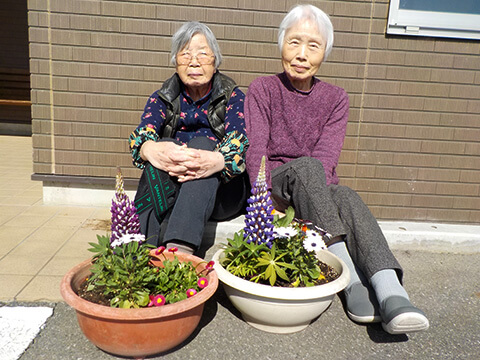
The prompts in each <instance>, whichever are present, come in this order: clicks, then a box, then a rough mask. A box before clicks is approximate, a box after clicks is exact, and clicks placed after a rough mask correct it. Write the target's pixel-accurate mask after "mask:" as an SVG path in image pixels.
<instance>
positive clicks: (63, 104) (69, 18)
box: [29, 0, 480, 223]
mask: <svg viewBox="0 0 480 360" xmlns="http://www.w3.org/2000/svg"><path fill="white" fill-rule="evenodd" d="M295 3H296V1H289V0H260V1H258V0H216V1H213V0H177V1H160V0H138V1H135V0H130V1H129V0H116V1H107V0H104V1H97V0H90V1H86V0H70V1H64V0H49V1H47V0H30V1H29V26H30V52H31V60H30V68H31V73H32V75H31V83H32V89H33V90H32V103H33V110H32V114H33V133H34V135H33V144H34V172H35V173H38V174H54V175H73V176H86V177H113V176H114V174H115V167H116V166H117V165H119V166H121V167H122V168H123V172H124V175H125V176H126V177H130V178H138V177H139V175H140V172H139V171H138V170H137V169H135V168H134V167H133V166H132V165H131V158H130V155H129V153H128V147H127V142H126V139H127V138H128V135H129V133H130V132H131V131H132V130H133V128H135V126H136V125H137V124H138V121H139V118H140V115H141V112H142V109H143V107H144V105H145V102H146V99H147V97H148V96H149V95H150V94H151V93H152V92H153V91H155V90H156V89H158V88H159V87H160V85H161V83H162V81H163V80H165V79H166V78H167V77H169V76H170V75H171V74H172V73H173V71H174V68H173V67H172V66H170V65H169V55H168V53H169V48H170V37H171V35H172V34H173V33H174V32H175V31H176V29H178V27H179V26H180V25H181V24H182V23H183V22H184V21H188V20H198V21H201V22H204V23H206V24H207V25H209V26H210V27H211V29H212V30H213V32H214V33H215V35H216V36H217V39H218V40H219V43H220V46H221V49H222V53H223V55H224V58H225V59H224V63H223V64H222V65H221V67H220V70H221V71H223V72H224V73H226V74H227V75H230V76H231V77H233V78H234V79H235V80H236V81H237V83H238V84H239V85H240V86H241V87H242V88H243V89H244V90H246V88H247V87H248V84H249V83H250V82H251V81H252V80H253V79H254V78H256V77H258V76H262V75H266V74H274V73H276V72H279V71H281V64H280V61H279V52H278V49H277V46H276V36H277V27H278V25H279V23H280V21H281V20H282V18H283V16H284V15H285V13H286V12H287V11H288V9H289V8H290V7H291V6H292V5H294V4H295ZM310 3H312V4H314V5H317V6H319V7H320V8H322V9H323V10H324V11H325V12H327V13H328V14H329V15H330V16H331V18H332V22H333V24H334V27H335V45H334V50H333V52H332V54H331V56H330V58H329V59H328V61H327V62H326V63H324V64H323V65H322V67H321V68H320V71H319V77H320V78H322V79H324V80H325V81H328V82H331V83H334V84H337V85H339V86H342V87H343V88H345V89H346V90H347V92H348V93H349V95H350V102H351V112H350V121H349V125H348V129H347V137H346V140H345V145H344V150H343V152H342V155H341V159H340V160H341V161H340V165H339V167H338V172H339V175H340V177H341V183H343V184H345V185H349V186H351V187H352V188H354V189H356V190H357V191H358V192H359V193H360V195H361V196H362V198H363V199H364V200H365V201H366V203H367V204H368V205H369V207H370V209H371V210H372V211H373V212H374V214H375V215H376V216H377V217H378V218H380V219H394V220H402V219H403V220H434V221H444V222H467V223H478V222H480V184H479V180H478V179H479V178H480V116H479V115H480V86H479V85H480V71H479V70H480V44H479V42H478V41H466V40H453V39H449V40H446V39H439V38H420V37H418V38H416V37H393V36H388V37H387V36H386V35H385V26H386V19H387V15H388V0H376V1H375V0H364V1H362V0H351V1H310Z"/></svg>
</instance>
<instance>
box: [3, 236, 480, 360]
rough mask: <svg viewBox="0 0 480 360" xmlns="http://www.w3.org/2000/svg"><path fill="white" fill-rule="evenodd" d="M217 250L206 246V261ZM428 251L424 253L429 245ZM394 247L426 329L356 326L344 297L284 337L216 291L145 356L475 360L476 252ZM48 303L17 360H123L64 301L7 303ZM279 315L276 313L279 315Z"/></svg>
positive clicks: (478, 340) (479, 326)
mask: <svg viewBox="0 0 480 360" xmlns="http://www.w3.org/2000/svg"><path fill="white" fill-rule="evenodd" d="M217 248H218V245H214V246H213V247H212V248H210V249H209V250H208V251H207V253H206V256H205V258H206V259H209V258H211V256H212V255H213V253H214V252H215V250H216V249H217ZM427 249H428V248H427ZM449 250H450V251H449V252H442V251H441V250H439V249H435V251H429V250H427V251H426V250H424V249H423V250H422V249H420V250H419V249H415V250H413V249H409V248H408V247H407V246H404V245H399V246H395V248H394V249H393V252H394V254H395V255H396V256H397V258H398V260H399V262H400V263H401V264H402V266H403V267H404V270H405V276H404V285H405V288H406V289H407V291H408V293H409V295H410V299H411V300H412V302H413V303H414V304H415V305H416V306H418V307H419V308H420V309H422V310H423V311H424V312H425V313H426V314H427V317H428V318H429V321H430V328H429V329H428V330H427V331H424V332H418V333H412V334H409V335H389V334H387V333H386V332H384V331H383V329H382V327H381V325H380V324H372V325H358V324H355V323H354V322H352V321H351V320H349V318H348V317H347V316H346V314H345V312H344V309H343V305H342V300H341V298H340V297H338V296H336V297H335V298H334V301H333V303H332V305H331V306H330V307H329V308H328V309H327V310H326V312H324V313H323V314H322V315H321V316H320V317H319V318H318V319H316V320H315V321H314V322H312V324H310V326H309V327H307V328H306V329H305V330H303V331H301V332H298V333H294V334H288V335H277V334H270V333H265V332H262V331H260V330H257V329H254V328H252V327H251V326H249V325H248V324H246V323H245V322H244V321H243V320H242V319H241V316H240V314H239V313H238V312H237V311H236V310H235V309H234V308H233V307H232V305H231V304H230V303H229V301H228V299H227V298H226V296H225V293H224V291H223V289H222V288H221V286H219V289H218V290H217V292H216V294H215V295H214V296H213V297H212V298H211V299H210V300H209V301H208V302H207V303H206V305H205V309H204V313H203V316H202V320H201V322H200V325H199V327H198V328H197V330H196V331H195V332H194V333H193V334H192V336H190V338H189V339H187V340H186V341H185V342H184V343H182V344H181V345H180V346H178V347H177V348H175V349H173V350H171V351H169V352H167V353H163V354H159V355H157V356H153V357H150V358H149V359H166V360H177V359H178V360H180V359H181V360H186V359H195V360H199V359H208V360H217V359H218V360H226V359H232V360H233V359H235V360H243V359H245V360H247V359H248V360H250V359H262V360H263V359H265V360H268V359H275V360H291V359H331V360H335V359H355V360H361V359H378V360H380V359H382V360H383V359H402V360H403V359H415V360H422V359H429V360H430V359H452V360H461V359H472V360H478V359H480V275H479V272H480V252H477V253H454V252H452V251H451V248H450V249H449ZM20 305H21V306H32V307H33V306H50V307H53V308H54V311H53V315H52V316H51V317H50V318H48V320H47V321H46V323H45V325H44V327H43V328H42V329H41V331H40V332H39V334H38V335H37V336H36V338H35V339H34V341H33V342H32V343H31V344H30V346H29V347H28V348H27V349H26V351H25V352H24V353H23V354H22V355H21V356H20V358H19V359H20V360H41V359H45V360H103V359H122V358H120V357H117V356H113V355H110V354H108V353H105V352H104V351H102V350H100V349H98V348H97V347H95V346H94V345H93V344H92V343H90V342H89V341H88V340H87V339H86V338H85V336H84V335H83V333H82V332H81V330H80V328H79V327H78V324H77V320H76V316H75V311H74V310H72V309H71V308H70V307H69V306H68V305H66V304H65V303H64V302H58V303H46V302H32V303H25V302H23V303H15V302H13V303H7V304H5V306H20ZM279 316H280V314H279Z"/></svg>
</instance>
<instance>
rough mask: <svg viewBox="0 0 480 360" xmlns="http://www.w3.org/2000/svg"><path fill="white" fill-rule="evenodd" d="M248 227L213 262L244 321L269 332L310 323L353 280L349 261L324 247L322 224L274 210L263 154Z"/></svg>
mask: <svg viewBox="0 0 480 360" xmlns="http://www.w3.org/2000/svg"><path fill="white" fill-rule="evenodd" d="M248 204H249V205H248V207H247V215H246V216H245V227H244V229H242V230H240V231H238V232H237V233H235V234H234V236H233V238H232V239H227V240H228V244H227V245H225V246H224V247H223V248H222V249H220V250H218V251H217V252H216V253H215V255H214V257H213V261H214V262H215V270H216V272H217V275H218V278H219V279H220V281H221V282H222V283H223V286H224V288H225V292H226V294H227V296H228V298H229V299H230V301H231V302H232V304H233V305H234V306H235V307H236V308H237V309H238V310H239V311H240V312H241V314H242V317H243V318H244V320H245V321H246V322H247V323H248V324H250V325H252V326H253V327H255V328H258V329H260V330H264V331H267V332H275V333H291V332H296V331H300V330H302V329H304V328H306V327H307V326H308V325H309V324H310V322H311V321H312V320H313V319H315V318H317V317H318V316H320V315H321V314H322V313H323V312H324V311H325V310H326V309H327V307H328V306H329V305H330V303H331V302H332V300H333V297H334V296H335V294H336V293H338V292H339V291H341V290H343V289H344V288H345V287H346V286H347V285H348V283H349V281H350V273H349V271H348V268H347V266H346V265H345V263H344V262H343V261H342V260H341V259H340V258H338V257H337V256H335V255H334V254H332V253H330V252H329V251H328V250H326V247H325V242H324V238H329V237H330V235H329V234H327V233H326V232H325V231H323V230H322V229H320V228H318V227H316V226H315V225H313V224H312V223H309V222H306V221H302V220H299V219H296V218H295V215H294V210H293V209H292V208H291V207H290V208H288V209H287V210H286V212H285V216H283V217H280V216H278V214H274V209H273V206H272V201H271V199H270V192H269V191H267V184H266V182H265V159H264V158H263V159H262V163H261V166H260V170H259V175H258V177H257V180H256V182H255V183H254V185H253V187H252V195H251V197H250V198H249V200H248Z"/></svg>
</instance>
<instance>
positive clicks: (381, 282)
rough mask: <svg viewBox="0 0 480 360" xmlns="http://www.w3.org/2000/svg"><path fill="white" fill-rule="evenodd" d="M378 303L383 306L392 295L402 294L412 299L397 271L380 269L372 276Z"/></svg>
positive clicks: (371, 282) (371, 281) (371, 280)
mask: <svg viewBox="0 0 480 360" xmlns="http://www.w3.org/2000/svg"><path fill="white" fill-rule="evenodd" d="M370 284H372V287H373V289H374V290H375V294H376V295H377V299H378V303H379V304H380V307H381V306H382V304H383V302H384V301H385V299H387V298H389V297H390V296H401V297H404V298H406V299H407V300H410V298H409V297H408V294H407V291H406V290H405V289H404V288H403V286H402V285H401V284H400V281H399V280H398V276H397V272H396V271H395V270H393V269H385V270H380V271H378V272H376V273H375V274H373V276H372V277H371V278H370Z"/></svg>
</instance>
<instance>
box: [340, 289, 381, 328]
mask: <svg viewBox="0 0 480 360" xmlns="http://www.w3.org/2000/svg"><path fill="white" fill-rule="evenodd" d="M343 294H344V295H345V302H346V306H347V315H348V317H349V318H350V319H352V320H353V321H355V322H357V323H364V324H368V323H375V322H380V321H382V317H381V315H380V311H379V309H378V302H377V299H376V297H375V293H374V291H373V289H370V291H369V289H368V288H367V287H366V286H365V285H363V284H362V283H361V282H356V283H354V284H352V285H351V286H350V287H348V289H345V290H344V291H343Z"/></svg>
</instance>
